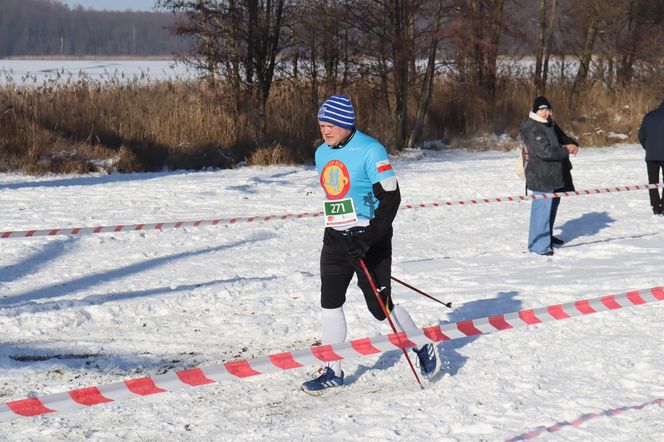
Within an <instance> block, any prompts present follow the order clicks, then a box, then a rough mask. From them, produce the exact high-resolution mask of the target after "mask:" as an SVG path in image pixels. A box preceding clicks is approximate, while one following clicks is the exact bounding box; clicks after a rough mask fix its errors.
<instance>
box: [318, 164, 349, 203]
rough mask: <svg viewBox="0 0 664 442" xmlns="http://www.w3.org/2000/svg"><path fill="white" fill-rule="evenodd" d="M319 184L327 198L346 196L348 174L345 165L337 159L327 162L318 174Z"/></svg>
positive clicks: (333, 198)
mask: <svg viewBox="0 0 664 442" xmlns="http://www.w3.org/2000/svg"><path fill="white" fill-rule="evenodd" d="M320 185H321V186H323V189H325V194H326V195H327V198H328V199H331V200H337V199H340V198H343V197H344V196H346V194H347V193H348V190H349V189H350V174H349V173H348V168H347V167H346V165H345V164H344V163H342V162H341V161H339V160H332V161H330V162H328V163H327V164H326V165H325V166H324V167H323V171H322V172H321V174H320Z"/></svg>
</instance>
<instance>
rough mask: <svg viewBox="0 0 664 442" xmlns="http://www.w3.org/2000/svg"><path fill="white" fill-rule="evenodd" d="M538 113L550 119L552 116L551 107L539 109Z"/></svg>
mask: <svg viewBox="0 0 664 442" xmlns="http://www.w3.org/2000/svg"><path fill="white" fill-rule="evenodd" d="M537 115H539V116H540V117H542V118H544V119H547V120H548V119H549V117H550V116H551V109H549V108H545V109H539V110H538V111H537Z"/></svg>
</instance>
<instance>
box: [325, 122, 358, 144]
mask: <svg viewBox="0 0 664 442" xmlns="http://www.w3.org/2000/svg"><path fill="white" fill-rule="evenodd" d="M318 125H319V127H320V134H321V135H322V136H323V139H324V140H325V144H327V145H328V146H332V147H334V146H338V145H340V144H341V143H343V142H344V141H346V139H347V138H348V137H349V136H350V134H351V130H350V129H344V128H343V127H339V126H335V125H334V124H331V123H325V122H323V121H319V122H318Z"/></svg>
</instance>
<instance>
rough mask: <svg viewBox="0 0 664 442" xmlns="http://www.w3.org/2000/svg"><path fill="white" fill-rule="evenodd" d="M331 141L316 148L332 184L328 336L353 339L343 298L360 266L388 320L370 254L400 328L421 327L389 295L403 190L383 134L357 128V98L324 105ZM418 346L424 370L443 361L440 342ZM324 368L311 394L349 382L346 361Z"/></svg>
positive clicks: (327, 186)
mask: <svg viewBox="0 0 664 442" xmlns="http://www.w3.org/2000/svg"><path fill="white" fill-rule="evenodd" d="M318 122H319V126H320V131H321V135H322V136H323V140H324V143H323V144H321V145H320V146H319V147H318V149H317V150H316V169H317V170H318V174H319V177H320V184H321V186H322V187H323V190H324V191H325V201H324V208H325V233H324V236H323V248H322V250H321V255H320V273H321V307H322V312H321V335H322V336H321V338H322V343H323V344H324V345H330V344H339V343H341V342H344V341H345V340H346V331H347V328H346V317H345V315H344V310H343V305H344V302H345V301H346V290H347V289H348V286H349V284H350V281H351V279H352V278H353V274H355V275H356V276H357V281H358V282H357V285H358V286H359V287H360V289H362V292H363V294H364V299H365V301H366V304H367V307H368V308H369V311H370V312H371V314H372V315H373V316H374V317H375V318H376V319H377V320H379V321H384V322H387V321H386V316H385V313H384V312H383V310H382V308H381V307H380V304H379V302H378V300H377V299H376V295H375V293H374V292H373V289H372V288H371V284H370V282H369V280H368V279H367V278H366V276H365V274H364V271H363V270H362V267H361V265H360V259H364V261H365V263H366V266H367V268H368V270H369V273H370V274H371V277H372V278H373V280H374V282H375V284H376V287H377V288H378V291H379V294H380V296H381V298H382V300H383V304H384V305H385V307H386V308H387V310H388V312H390V317H391V318H392V321H393V322H394V324H395V326H396V328H397V330H398V331H404V332H406V333H409V332H411V331H415V330H417V326H416V325H415V323H414V322H413V320H412V318H411V317H410V314H409V313H408V311H406V309H404V308H403V307H401V306H398V305H394V304H393V303H392V298H391V296H390V290H391V287H390V275H391V266H392V221H393V220H394V217H395V216H396V214H397V211H398V209H399V203H400V202H401V193H400V192H399V185H398V183H397V177H396V175H395V174H394V170H392V165H391V164H390V160H389V158H388V155H387V151H386V150H385V148H384V147H383V145H382V144H380V142H378V141H377V140H376V139H374V138H372V137H370V136H368V135H365V134H363V133H362V132H360V131H359V130H357V129H356V128H355V111H354V109H353V104H352V103H351V100H350V98H348V97H346V96H344V95H334V96H332V97H330V98H329V99H328V100H327V101H325V102H324V103H323V104H322V105H321V107H320V109H319V111H318ZM413 351H415V353H417V356H418V360H419V365H420V371H421V373H422V375H423V376H425V377H430V376H431V375H432V374H433V372H434V370H435V369H436V355H435V352H434V346H433V344H426V345H424V346H423V347H421V348H420V349H417V350H413ZM319 373H320V375H319V376H318V377H316V378H315V379H313V380H310V381H307V382H305V383H304V384H302V389H303V390H304V391H305V392H307V393H309V394H312V395H319V394H322V393H323V392H324V391H325V389H327V388H334V387H339V386H341V385H343V383H344V373H343V371H342V370H341V361H335V362H332V363H328V364H327V366H326V367H323V368H321V369H320V370H319Z"/></svg>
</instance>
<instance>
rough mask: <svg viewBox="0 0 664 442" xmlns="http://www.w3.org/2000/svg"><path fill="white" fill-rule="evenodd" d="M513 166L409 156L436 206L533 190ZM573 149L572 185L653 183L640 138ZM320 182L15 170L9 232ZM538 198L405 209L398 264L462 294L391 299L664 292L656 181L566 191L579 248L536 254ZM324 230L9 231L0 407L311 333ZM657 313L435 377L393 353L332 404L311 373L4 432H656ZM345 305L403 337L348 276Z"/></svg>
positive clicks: (447, 349) (500, 307)
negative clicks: (584, 192) (305, 385)
mask: <svg viewBox="0 0 664 442" xmlns="http://www.w3.org/2000/svg"><path fill="white" fill-rule="evenodd" d="M514 159H515V153H514V152H511V153H504V152H482V153H478V152H465V151H456V152H432V151H409V152H407V153H405V154H403V155H401V156H400V157H399V158H395V159H394V167H395V170H396V171H397V174H398V176H399V179H400V183H401V188H402V193H403V200H404V204H406V203H427V202H433V201H448V200H468V199H470V198H477V197H493V196H507V195H518V194H520V193H521V192H522V191H523V182H522V181H520V180H519V179H518V178H517V177H516V176H515V173H514ZM573 163H574V166H575V169H574V177H575V183H576V185H577V188H579V189H585V188H595V187H606V186H619V185H629V184H642V183H645V182H646V171H645V164H644V162H643V150H642V149H641V147H640V146H636V145H621V146H617V147H613V148H601V149H599V148H585V149H582V150H581V153H580V154H579V156H578V157H577V158H575V159H574V160H573ZM321 193H322V190H321V189H320V188H319V186H318V184H317V175H316V172H315V170H314V168H313V167H311V166H307V167H296V166H289V167H286V166H283V167H265V168H249V167H244V168H239V169H235V170H220V171H208V172H196V173H192V172H175V173H153V174H131V175H111V176H67V177H62V176H47V177H41V178H32V177H25V176H21V175H13V174H9V175H8V174H2V175H0V211H1V212H0V213H2V221H1V227H0V231H7V230H27V229H31V228H50V227H73V226H91V225H116V224H133V223H139V222H145V223H148V222H159V221H177V220H194V219H213V218H218V217H229V216H232V215H236V216H250V215H268V214H281V213H299V212H304V211H318V210H320V207H321V201H320V200H321ZM529 209H530V204H529V203H500V204H482V205H473V206H451V207H440V208H427V209H418V210H412V209H402V210H401V211H400V213H399V215H398V216H397V219H396V222H395V238H394V275H395V276H396V277H398V278H400V279H403V280H405V281H407V282H409V283H411V284H412V285H414V286H416V287H418V288H420V289H422V290H424V291H427V292H429V293H430V294H432V295H434V296H438V297H440V298H442V299H444V300H446V301H452V302H453V303H454V309H453V310H447V309H445V308H444V307H443V306H440V305H438V304H435V303H433V302H432V301H430V300H428V299H426V298H424V297H422V296H420V295H417V294H416V293H414V292H411V291H409V290H408V289H406V288H404V287H400V286H395V287H394V297H395V299H396V301H397V302H399V303H401V304H403V305H404V306H406V307H407V308H408V309H409V310H410V311H411V313H412V315H413V317H414V319H415V320H416V321H417V322H418V324H420V325H421V326H425V325H433V324H437V323H438V322H439V321H445V322H449V321H459V320H466V319H473V318H480V317H485V316H490V315H496V314H500V313H506V312H512V311H517V310H522V309H525V308H532V307H539V306H547V305H551V304H558V303H565V302H570V301H574V300H579V299H586V298H591V297H597V296H601V295H605V294H613V293H622V292H625V291H628V290H633V289H644V288H650V287H655V286H661V285H664V281H663V279H664V278H663V277H662V268H663V264H664V254H663V253H662V250H664V235H663V234H662V226H664V218H661V217H660V218H658V217H655V216H653V215H652V214H651V212H650V207H649V203H648V192H647V191H634V192H621V193H610V194H601V195H593V196H584V197H573V198H566V199H564V200H563V201H562V203H561V206H560V211H559V217H558V222H557V228H556V230H555V232H556V234H557V235H558V236H559V237H561V238H562V239H564V240H566V241H567V243H566V244H565V246H563V247H562V248H560V249H559V250H557V252H556V254H555V256H553V257H550V258H549V257H541V256H535V255H532V254H529V253H526V236H527V226H528V218H529ZM320 223H321V220H320V219H314V218H309V219H302V220H297V221H287V222H272V223H265V224H260V223H252V224H247V223H245V224H237V225H232V226H228V225H223V226H217V227H204V228H187V229H183V230H179V229H178V230H164V231H162V232H159V231H145V232H133V233H115V234H98V235H87V236H80V237H67V236H62V237H50V238H47V237H39V238H31V239H11V240H0V250H1V253H0V403H2V402H7V401H12V400H17V399H23V398H25V397H27V396H28V395H30V394H36V395H43V394H49V393H56V392H62V391H67V390H71V389H74V388H80V387H86V386H96V385H100V384H106V383H109V382H115V381H119V380H123V379H130V378H137V377H142V376H152V375H156V374H159V373H164V372H168V371H173V370H180V369H184V368H190V367H194V366H209V365H216V364H220V363H223V362H227V361H230V360H233V359H235V358H249V357H253V356H261V355H268V354H273V353H278V352H282V351H290V350H297V349H302V348H306V347H308V346H309V345H311V344H313V343H314V342H315V341H316V340H317V339H318V337H319V331H318V312H319V308H318V298H319V269H318V253H319V248H320V244H321V237H322V226H321V224H320ZM663 308H664V306H662V305H661V304H659V303H654V304H646V305H643V306H638V307H632V308H628V309H622V310H616V311H611V312H604V313H598V314H595V315H591V316H582V317H578V318H574V319H567V320H564V321H557V322H549V323H544V324H540V325H537V326H532V327H525V328H519V329H514V330H510V331H504V332H500V333H494V334H490V335H482V336H475V337H470V338H466V339H462V340H455V341H450V342H445V343H440V344H438V345H437V351H438V353H439V355H440V356H441V358H442V360H443V364H442V365H443V366H442V369H441V370H440V372H439V373H438V374H437V375H436V376H435V377H434V378H433V379H432V380H431V381H430V382H428V383H427V384H426V385H425V389H424V390H420V389H419V388H418V386H417V384H416V383H415V381H414V380H413V378H412V374H411V373H410V370H409V368H408V365H407V363H406V362H405V360H404V359H403V356H402V355H401V352H399V351H393V352H389V353H385V354H382V355H378V356H373V357H367V358H364V359H356V360H353V361H347V362H345V363H344V370H345V372H346V376H347V377H346V381H347V385H346V386H345V387H343V388H342V389H340V391H338V392H336V393H334V394H328V395H324V396H322V397H319V398H314V397H310V396H308V395H305V394H303V393H302V392H300V391H299V385H300V384H301V382H303V381H304V380H306V379H307V378H308V375H309V373H311V372H312V371H313V369H314V368H315V367H305V368H300V369H294V370H289V371H284V372H279V373H275V374H270V375H264V376H257V377H254V378H249V379H245V380H238V381H233V382H224V383H221V384H214V385H209V386H203V387H199V388H193V389H187V390H182V391H179V392H174V393H163V394H159V395H154V396H149V397H145V398H138V399H132V400H128V401H125V402H116V403H111V404H106V405H99V406H94V407H91V408H89V409H86V410H81V411H75V412H69V413H60V414H54V415H47V416H41V417H37V418H20V419H17V420H15V421H12V422H10V423H2V424H0V439H1V440H12V441H14V440H19V441H28V440H30V441H42V440H56V441H65V440H81V439H90V440H102V441H115V440H131V441H134V440H139V441H161V440H178V441H185V440H186V441H189V440H283V441H286V440H288V441H296V440H297V441H299V440H344V441H347V440H381V441H384V440H388V441H396V440H414V441H420V440H437V441H497V440H506V439H510V438H517V439H519V438H521V439H525V437H526V434H530V435H531V436H533V437H538V436H539V437H542V438H543V439H546V440H565V441H584V442H585V441H634V440H642V441H656V440H662V438H663V437H664V420H662V418H661V417H662V405H661V402H659V403H651V402H652V401H656V400H658V399H662V398H664V385H662V382H661V378H660V375H661V373H662V372H663V371H664V358H662V350H663V344H664V333H663V332H662V325H661V323H662V322H661V318H662V313H664V310H663ZM346 312H347V317H348V326H349V339H356V338H363V337H369V336H374V335H377V334H385V333H388V332H389V329H388V328H387V326H385V325H384V324H381V323H378V322H376V321H374V320H373V319H372V317H371V315H370V313H369V312H368V311H367V310H366V308H365V305H364V302H363V300H362V296H361V294H360V293H359V289H358V288H357V287H356V286H355V285H354V283H353V284H352V285H351V288H350V290H349V295H348V302H347V304H346ZM644 404H647V405H645V406H643V407H641V405H644ZM623 407H627V408H626V409H624V411H623V412H619V411H621V409H622V408H623ZM613 410H618V411H613ZM591 413H596V414H597V415H598V416H599V417H594V415H592V414H591ZM575 421H576V422H575ZM566 422H568V423H569V424H565V423H566ZM572 423H574V424H572ZM556 424H559V427H555V429H557V430H558V431H553V432H548V431H545V430H543V428H544V427H552V426H554V425H556Z"/></svg>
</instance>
